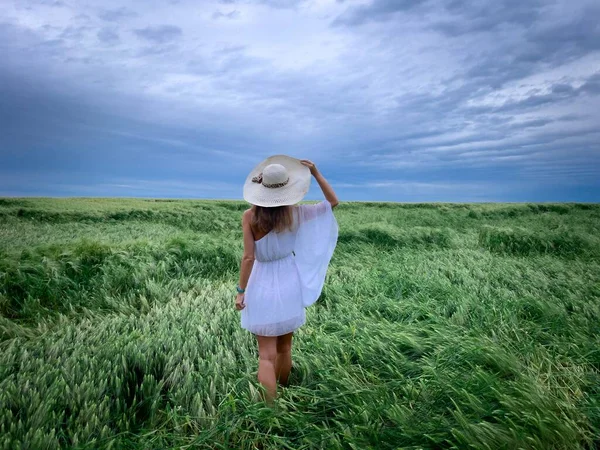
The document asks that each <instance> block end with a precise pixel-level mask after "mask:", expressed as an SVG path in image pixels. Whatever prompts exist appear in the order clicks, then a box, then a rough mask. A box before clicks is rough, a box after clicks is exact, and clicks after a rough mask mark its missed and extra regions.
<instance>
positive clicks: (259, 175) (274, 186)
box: [252, 172, 290, 188]
mask: <svg viewBox="0 0 600 450" xmlns="http://www.w3.org/2000/svg"><path fill="white" fill-rule="evenodd" d="M252 181H253V182H254V183H261V184H262V185H263V186H264V187H267V188H278V187H282V186H285V185H286V184H288V182H289V181H290V177H288V179H287V180H285V181H282V182H281V183H271V184H266V183H263V182H262V181H263V177H262V172H261V173H259V174H258V176H255V177H252Z"/></svg>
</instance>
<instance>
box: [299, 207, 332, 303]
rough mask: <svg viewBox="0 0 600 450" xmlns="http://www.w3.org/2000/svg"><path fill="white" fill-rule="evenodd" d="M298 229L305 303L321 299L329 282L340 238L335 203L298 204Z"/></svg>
mask: <svg viewBox="0 0 600 450" xmlns="http://www.w3.org/2000/svg"><path fill="white" fill-rule="evenodd" d="M297 210H298V228H297V231H296V241H295V245H294V253H295V260H296V265H297V267H298V273H299V275H300V281H301V285H302V303H303V305H304V307H305V308H306V307H308V306H310V305H312V304H313V303H314V302H316V301H317V299H318V298H319V296H320V295H321V291H322V290H323V285H324V284H325V275H326V274H327V268H328V266H329V261H331V257H332V256H333V251H334V250H335V246H336V244H337V239H338V223H337V220H336V218H335V215H334V214H333V209H332V207H331V203H329V201H327V200H323V201H321V202H319V203H316V204H313V205H298V207H297Z"/></svg>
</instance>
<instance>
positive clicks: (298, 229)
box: [241, 200, 338, 336]
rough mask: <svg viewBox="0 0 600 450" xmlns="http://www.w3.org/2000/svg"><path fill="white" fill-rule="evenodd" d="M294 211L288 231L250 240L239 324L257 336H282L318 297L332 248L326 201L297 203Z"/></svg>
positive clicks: (333, 228)
mask: <svg viewBox="0 0 600 450" xmlns="http://www.w3.org/2000/svg"><path fill="white" fill-rule="evenodd" d="M295 211H296V214H294V227H293V228H294V230H293V231H289V230H286V231H283V232H274V231H271V232H269V233H268V234H266V235H265V236H263V237H262V238H261V239H259V240H258V241H254V244H255V248H254V258H255V260H254V265H253V267H252V272H251V273H250V278H249V279H248V284H247V286H246V293H245V296H244V303H245V304H246V307H245V308H244V309H242V311H241V325H242V328H244V329H246V330H248V331H250V332H251V333H254V334H257V335H259V336H281V335H282V334H287V333H289V332H291V331H294V330H296V329H297V328H299V327H300V326H301V325H303V324H304V322H305V320H306V315H305V311H304V308H306V307H308V306H310V305H312V304H313V303H314V302H315V301H317V299H318V298H319V295H321V291H322V289H323V284H324V283H325V275H326V273H327V267H328V266H329V261H330V260H331V257H332V256H333V251H334V250H335V246H336V244H337V238H338V223H337V220H336V218H335V215H334V214H333V211H332V208H331V203H329V201H327V200H323V201H321V202H320V203H316V204H312V205H297V206H296V207H295Z"/></svg>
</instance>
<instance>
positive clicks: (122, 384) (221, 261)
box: [0, 198, 600, 449]
mask: <svg viewBox="0 0 600 450" xmlns="http://www.w3.org/2000/svg"><path fill="white" fill-rule="evenodd" d="M247 206H248V205H247V204H246V203H244V202H241V201H224V200H167V199H114V198H112V199H110V198H109V199H96V198H71V199H60V198H54V199H51V198H4V199H0V346H1V353H0V447H1V448H3V449H16V448H31V449H41V448H46V449H54V448H113V449H122V448H157V449H158V448H215V449H313V448H314V449H317V448H324V449H325V448H326V449H397V448H406V449H420V448H457V449H463V448H475V449H500V448H502V449H571V448H572V449H593V448H598V447H599V446H600V437H599V436H600V238H599V232H600V205H596V204H565V203H563V204H446V203H444V204H395V203H367V202H343V201H342V203H340V205H339V206H338V207H337V208H336V209H335V210H334V212H335V215H336V217H337V220H338V223H339V226H340V234H339V240H338V246H337V248H336V251H335V254H334V256H333V259H332V262H331V265H330V267H329V271H328V275H327V280H326V284H325V287H324V289H323V293H322V295H321V297H320V299H319V300H318V301H317V303H315V305H314V306H312V307H310V308H309V309H308V310H307V323H306V325H304V326H303V327H302V328H300V329H299V330H298V331H297V332H296V334H295V336H294V343H293V351H292V352H293V353H292V357H293V365H294V366H293V369H292V374H291V384H290V386H289V387H287V388H280V389H279V398H278V399H277V402H276V407H275V408H269V407H267V406H266V405H264V404H263V403H262V402H261V401H260V400H259V397H260V385H259V384H258V382H257V380H256V371H257V367H258V365H257V363H258V352H257V347H256V342H255V340H254V338H253V336H252V335H251V334H250V333H248V332H246V331H245V330H243V329H241V328H240V322H239V312H238V311H236V310H235V309H234V299H235V284H236V282H237V281H238V276H239V263H240V258H241V255H242V232H241V225H240V222H241V215H242V211H243V210H245V209H246V208H247Z"/></svg>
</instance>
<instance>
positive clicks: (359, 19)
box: [332, 0, 426, 26]
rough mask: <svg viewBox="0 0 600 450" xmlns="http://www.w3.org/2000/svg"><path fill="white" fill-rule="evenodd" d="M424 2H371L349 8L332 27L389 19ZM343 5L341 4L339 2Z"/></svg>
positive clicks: (418, 0) (380, 0)
mask: <svg viewBox="0 0 600 450" xmlns="http://www.w3.org/2000/svg"><path fill="white" fill-rule="evenodd" d="M425 1H426V0H373V1H372V2H371V3H370V4H367V5H360V6H356V7H350V8H349V9H348V10H346V11H345V12H344V13H343V14H341V15H339V16H338V17H337V18H336V19H335V20H334V21H333V22H332V25H334V26H337V25H348V26H356V25H362V24H364V23H367V22H370V21H384V20H388V19H391V18H392V16H393V15H394V14H395V13H398V12H403V11H409V10H411V9H415V8H417V7H418V6H419V5H421V4H423V3H425ZM340 3H343V2H340Z"/></svg>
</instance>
